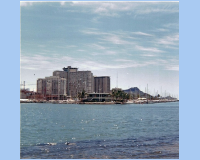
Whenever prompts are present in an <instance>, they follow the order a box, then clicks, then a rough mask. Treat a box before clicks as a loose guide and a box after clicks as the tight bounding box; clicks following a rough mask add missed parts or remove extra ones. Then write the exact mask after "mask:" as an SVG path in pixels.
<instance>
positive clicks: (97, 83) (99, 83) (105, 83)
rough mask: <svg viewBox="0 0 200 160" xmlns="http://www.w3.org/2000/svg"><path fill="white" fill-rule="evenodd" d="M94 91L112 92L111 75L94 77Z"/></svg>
mask: <svg viewBox="0 0 200 160" xmlns="http://www.w3.org/2000/svg"><path fill="white" fill-rule="evenodd" d="M94 92H95V93H110V77H109V76H101V77H94Z"/></svg>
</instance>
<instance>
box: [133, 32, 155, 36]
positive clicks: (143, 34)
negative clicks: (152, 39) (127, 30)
mask: <svg viewBox="0 0 200 160" xmlns="http://www.w3.org/2000/svg"><path fill="white" fill-rule="evenodd" d="M131 33H132V34H136V35H142V36H153V35H152V34H148V33H144V32H131Z"/></svg>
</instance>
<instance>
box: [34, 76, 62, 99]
mask: <svg viewBox="0 0 200 160" xmlns="http://www.w3.org/2000/svg"><path fill="white" fill-rule="evenodd" d="M37 92H38V93H40V94H43V95H44V96H54V97H55V95H56V97H61V96H62V97H63V96H65V95H66V79H65V78H60V77H58V76H50V77H45V78H44V79H42V78H40V79H38V80H37Z"/></svg>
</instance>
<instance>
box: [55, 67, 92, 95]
mask: <svg viewBox="0 0 200 160" xmlns="http://www.w3.org/2000/svg"><path fill="white" fill-rule="evenodd" d="M53 76H58V77H60V78H65V79H66V91H67V95H68V96H71V97H77V95H78V92H82V91H83V90H85V91H86V92H87V93H92V92H94V77H93V74H92V72H91V71H78V68H72V67H71V66H68V67H67V68H65V67H64V68H63V71H54V72H53Z"/></svg>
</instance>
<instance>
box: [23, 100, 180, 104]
mask: <svg viewBox="0 0 200 160" xmlns="http://www.w3.org/2000/svg"><path fill="white" fill-rule="evenodd" d="M168 102H179V100H163V101H158V100H156V101H148V102H147V101H133V102H73V101H72V102H70V101H69V102H66V101H38V100H27V101H23V100H20V103H52V104H96V105H110V104H123V105H124V104H154V103H168Z"/></svg>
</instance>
